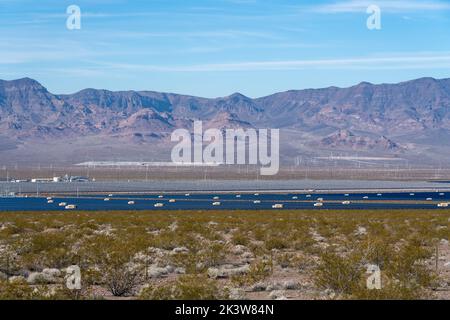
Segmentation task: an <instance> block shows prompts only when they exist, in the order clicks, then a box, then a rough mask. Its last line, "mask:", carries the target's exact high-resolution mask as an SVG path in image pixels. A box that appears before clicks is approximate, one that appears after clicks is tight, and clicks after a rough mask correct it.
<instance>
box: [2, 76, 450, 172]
mask: <svg viewBox="0 0 450 320" xmlns="http://www.w3.org/2000/svg"><path fill="white" fill-rule="evenodd" d="M194 120H203V121H204V123H205V124H206V125H205V126H206V127H214V128H219V129H225V128H236V127H244V128H246V127H254V128H279V129H281V143H282V148H281V150H282V157H283V160H284V161H286V162H289V161H294V159H297V158H298V157H299V156H301V157H305V158H310V159H313V158H315V157H319V156H320V157H323V156H326V155H328V154H331V153H333V154H337V153H338V154H345V155H355V154H358V155H364V156H367V155H376V156H380V155H382V156H384V157H385V156H390V157H394V158H404V159H408V161H412V162H417V163H433V162H436V161H439V162H442V161H445V159H447V157H448V155H450V144H449V142H450V140H449V139H450V79H442V80H437V79H433V78H421V79H417V80H412V81H407V82H402V83H398V84H380V85H374V84H370V83H366V82H363V83H360V84H358V85H355V86H352V87H349V88H337V87H329V88H324V89H307V90H292V91H287V92H281V93H276V94H273V95H270V96H266V97H261V98H257V99H252V98H249V97H246V96H244V95H242V94H239V93H235V94H232V95H230V96H228V97H222V98H216V99H207V98H200V97H193V96H186V95H178V94H173V93H159V92H153V91H118V92H112V91H107V90H96V89H85V90H82V91H79V92H77V93H74V94H64V95H58V94H53V93H50V92H49V91H48V90H47V89H46V88H45V87H44V86H42V85H41V84H40V83H39V82H37V81H35V80H33V79H29V78H23V79H18V80H13V81H3V80H0V164H1V163H2V162H3V163H8V162H15V161H22V162H23V161H54V162H65V163H72V162H78V161H80V162H81V161H88V160H99V161H100V160H108V159H109V160H110V159H115V160H129V161H131V160H133V161H134V160H136V161H137V160H140V161H141V160H166V161H167V160H169V159H168V158H167V155H168V153H169V152H170V147H171V145H170V140H169V137H170V133H171V132H172V131H173V130H174V129H176V128H187V129H190V128H191V127H192V124H193V121H194ZM168 142H169V143H168Z"/></svg>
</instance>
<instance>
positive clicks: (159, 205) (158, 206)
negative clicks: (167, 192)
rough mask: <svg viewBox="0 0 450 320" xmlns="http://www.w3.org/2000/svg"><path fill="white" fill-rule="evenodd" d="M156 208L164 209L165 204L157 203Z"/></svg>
mask: <svg viewBox="0 0 450 320" xmlns="http://www.w3.org/2000/svg"><path fill="white" fill-rule="evenodd" d="M154 207H155V208H162V207H164V204H163V203H155V205H154Z"/></svg>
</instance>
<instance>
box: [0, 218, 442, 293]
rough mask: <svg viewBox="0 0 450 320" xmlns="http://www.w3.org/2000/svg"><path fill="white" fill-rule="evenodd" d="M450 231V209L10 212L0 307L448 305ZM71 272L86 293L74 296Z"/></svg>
mask: <svg viewBox="0 0 450 320" xmlns="http://www.w3.org/2000/svg"><path fill="white" fill-rule="evenodd" d="M449 223H450V211H447V210H444V211H434V210H433V211H426V210H422V211H420V210H418V211H396V210H391V211H325V210H324V211H270V212H269V211H267V212H265V211H259V212H257V211H241V212H239V211H233V212H227V211H217V212H213V211H207V212H193V211H192V212H191V211H190V212H187V211H186V212H157V213H155V212H120V213H116V212H97V213H92V212H89V213H88V212H70V213H68V212H61V213H41V212H40V213H0V299H162V300H166V299H449V298H450V265H449V262H450V248H449V242H448V239H449V235H450V230H449ZM71 265H77V266H79V267H80V270H81V276H82V280H81V283H82V288H81V290H69V289H68V288H66V285H65V283H66V280H65V275H66V272H65V271H66V270H65V269H66V268H67V267H69V266H71ZM368 265H377V266H379V268H380V269H381V284H382V288H381V289H380V290H376V289H375V290H369V289H368V288H367V286H366V282H367V278H368V277H369V276H370V274H367V266H368Z"/></svg>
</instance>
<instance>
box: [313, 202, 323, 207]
mask: <svg viewBox="0 0 450 320" xmlns="http://www.w3.org/2000/svg"><path fill="white" fill-rule="evenodd" d="M314 207H323V203H322V202H317V203H314Z"/></svg>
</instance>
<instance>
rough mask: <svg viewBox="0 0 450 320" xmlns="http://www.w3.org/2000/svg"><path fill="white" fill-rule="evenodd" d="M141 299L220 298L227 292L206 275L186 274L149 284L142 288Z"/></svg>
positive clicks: (223, 297) (224, 296)
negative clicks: (163, 282) (158, 283)
mask: <svg viewBox="0 0 450 320" xmlns="http://www.w3.org/2000/svg"><path fill="white" fill-rule="evenodd" d="M139 298H140V299H141V300H218V299H225V298H226V294H224V293H223V292H222V290H220V289H219V287H218V286H217V283H216V282H215V281H213V280H210V279H208V278H207V277H206V276H204V275H184V276H180V277H179V278H178V279H177V280H175V281H173V282H170V283H167V284H164V285H161V286H148V287H146V288H144V289H142V290H141V293H140V295H139Z"/></svg>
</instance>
